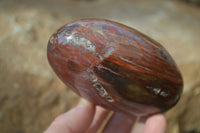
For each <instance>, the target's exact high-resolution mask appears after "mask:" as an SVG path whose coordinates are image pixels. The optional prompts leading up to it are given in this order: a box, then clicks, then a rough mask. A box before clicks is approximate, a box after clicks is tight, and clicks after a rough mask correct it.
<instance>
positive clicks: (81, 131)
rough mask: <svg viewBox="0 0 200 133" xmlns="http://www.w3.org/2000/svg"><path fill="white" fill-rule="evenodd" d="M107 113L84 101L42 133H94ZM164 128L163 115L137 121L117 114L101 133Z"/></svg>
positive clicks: (157, 132) (151, 131)
mask: <svg viewBox="0 0 200 133" xmlns="http://www.w3.org/2000/svg"><path fill="white" fill-rule="evenodd" d="M109 113H110V111H109V110H106V109H104V108H102V107H99V106H95V105H93V104H92V103H88V102H86V101H85V100H84V102H83V101H81V102H80V103H79V105H77V106H76V107H74V108H73V109H71V110H70V111H68V112H66V113H64V114H61V115H60V116H58V117H56V119H55V120H54V121H53V122H52V123H51V125H50V126H49V127H48V129H47V130H46V131H45V132H44V133H96V132H97V131H99V128H100V127H101V128H102V123H105V119H106V118H107V117H108V116H109ZM133 125H134V126H133ZM166 127H167V123H166V119H165V117H164V115H163V114H156V115H152V116H149V117H148V118H144V119H143V118H141V119H140V120H138V119H137V117H132V118H130V116H127V115H125V114H122V113H119V112H117V113H113V114H112V116H111V117H110V119H109V120H108V121H107V123H106V125H104V127H103V130H102V133H165V130H166Z"/></svg>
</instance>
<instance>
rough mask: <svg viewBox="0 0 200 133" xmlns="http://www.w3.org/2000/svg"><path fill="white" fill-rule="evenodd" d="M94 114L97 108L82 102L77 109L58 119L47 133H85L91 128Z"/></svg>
mask: <svg viewBox="0 0 200 133" xmlns="http://www.w3.org/2000/svg"><path fill="white" fill-rule="evenodd" d="M94 113H95V106H94V105H93V104H91V103H88V102H86V101H84V102H83V101H81V102H80V103H79V105H78V106H76V107H75V108H73V109H71V110H70V111H68V112H66V113H64V114H61V115H59V116H58V117H56V119H55V120H54V121H53V122H52V124H51V125H50V126H49V128H48V129H47V130H46V131H45V133H57V132H59V133H80V132H83V131H85V130H86V129H87V128H88V127H89V126H90V124H91V122H92V120H93V117H94ZM77 125H78V128H77Z"/></svg>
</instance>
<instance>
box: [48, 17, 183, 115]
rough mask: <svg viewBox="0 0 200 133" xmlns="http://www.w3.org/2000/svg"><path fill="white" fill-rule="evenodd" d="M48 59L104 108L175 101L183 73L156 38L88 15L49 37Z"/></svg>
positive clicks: (156, 107)
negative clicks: (90, 17)
mask: <svg viewBox="0 0 200 133" xmlns="http://www.w3.org/2000/svg"><path fill="white" fill-rule="evenodd" d="M47 55H48V60H49V63H50V65H51V66H52V68H53V69H54V71H55V72H56V74H57V75H58V76H59V78H60V79H61V80H62V81H63V82H64V83H65V84H66V85H67V86H68V87H70V88H71V89H73V90H74V91H75V92H76V93H77V94H79V95H80V96H82V97H84V98H86V99H88V100H89V101H91V102H93V103H95V104H97V105H101V106H103V107H105V108H108V109H111V110H115V111H121V112H124V113H127V114H131V115H138V116H143V115H149V114H153V113H157V112H162V111H166V110H168V109H169V108H171V107H172V106H174V105H175V104H176V103H177V102H178V100H179V98H180V95H181V92H182V87H183V81H182V77H181V74H180V72H179V70H178V68H177V66H176V64H175V62H174V61H173V59H172V58H171V56H170V55H169V54H168V52H167V51H166V50H165V49H164V48H163V47H162V46H161V45H160V44H159V43H158V42H156V41H154V40H152V39H150V38H149V37H147V36H145V35H144V34H142V33H140V32H138V31H136V30H135V29H132V28H130V27H127V26H125V25H122V24H119V23H116V22H112V21H108V20H99V19H84V20H79V21H76V22H72V23H69V24H67V25H64V26H63V27H61V28H60V29H58V31H57V32H56V33H54V34H53V35H52V36H51V38H50V40H49V43H48V50H47Z"/></svg>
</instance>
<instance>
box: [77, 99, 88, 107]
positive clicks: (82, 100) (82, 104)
mask: <svg viewBox="0 0 200 133" xmlns="http://www.w3.org/2000/svg"><path fill="white" fill-rule="evenodd" d="M89 104H90V102H88V101H87V100H85V99H83V98H81V99H80V102H79V104H78V106H77V107H84V106H87V105H89Z"/></svg>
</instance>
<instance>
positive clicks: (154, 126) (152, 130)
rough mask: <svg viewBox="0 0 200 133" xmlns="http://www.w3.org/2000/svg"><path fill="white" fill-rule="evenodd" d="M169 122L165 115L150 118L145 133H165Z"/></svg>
mask: <svg viewBox="0 0 200 133" xmlns="http://www.w3.org/2000/svg"><path fill="white" fill-rule="evenodd" d="M166 128H167V121H166V118H165V116H164V115H163V114H156V115H152V116H150V117H149V118H148V119H147V121H146V124H145V129H144V133H165V132H166Z"/></svg>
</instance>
